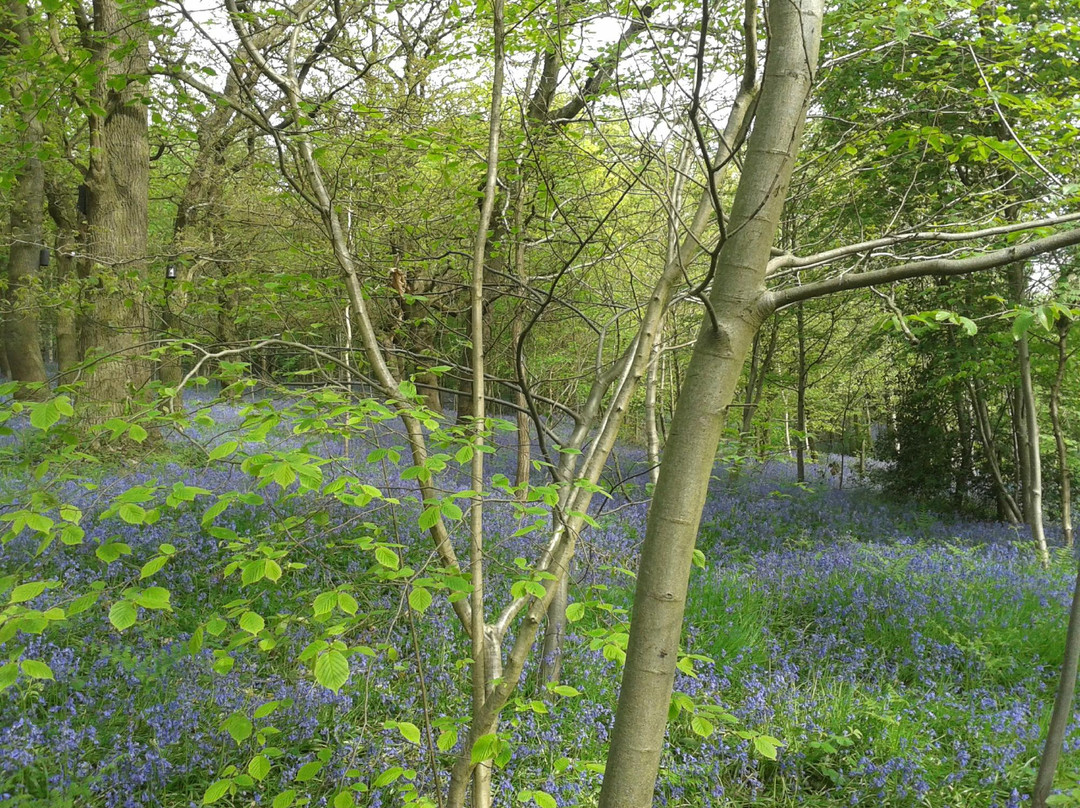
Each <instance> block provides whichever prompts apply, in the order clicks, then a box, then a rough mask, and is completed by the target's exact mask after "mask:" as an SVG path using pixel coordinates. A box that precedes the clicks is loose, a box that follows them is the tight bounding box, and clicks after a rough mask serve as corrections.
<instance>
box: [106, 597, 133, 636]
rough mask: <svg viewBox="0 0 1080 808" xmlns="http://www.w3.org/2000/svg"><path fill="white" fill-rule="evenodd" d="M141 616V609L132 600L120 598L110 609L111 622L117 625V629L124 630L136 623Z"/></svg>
mask: <svg viewBox="0 0 1080 808" xmlns="http://www.w3.org/2000/svg"><path fill="white" fill-rule="evenodd" d="M138 616H139V610H138V609H136V608H135V604H134V603H132V602H131V601H130V600H118V601H116V603H114V604H113V605H112V607H111V608H110V609H109V622H110V623H112V624H113V626H115V627H116V630H117V631H123V630H124V629H126V628H131V627H132V626H133V625H135V620H136V619H137V618H138Z"/></svg>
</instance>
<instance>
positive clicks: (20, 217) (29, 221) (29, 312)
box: [2, 0, 48, 399]
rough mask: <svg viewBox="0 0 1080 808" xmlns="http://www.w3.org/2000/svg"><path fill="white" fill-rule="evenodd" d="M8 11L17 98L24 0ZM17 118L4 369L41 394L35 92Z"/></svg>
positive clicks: (24, 80)
mask: <svg viewBox="0 0 1080 808" xmlns="http://www.w3.org/2000/svg"><path fill="white" fill-rule="evenodd" d="M7 12H8V15H9V23H8V25H9V26H10V33H11V34H13V35H14V38H15V39H16V41H17V42H18V50H17V51H16V53H15V56H14V58H15V59H16V60H17V61H18V62H19V64H20V69H19V70H18V72H17V75H16V77H15V79H14V81H13V82H12V84H13V86H12V87H10V88H9V90H10V91H11V95H12V97H14V98H17V99H18V98H20V97H21V96H22V95H23V94H24V93H27V92H31V81H30V79H31V76H30V65H29V62H28V61H27V60H28V59H29V58H30V46H31V38H30V21H29V19H28V14H27V6H26V3H24V2H20V0H9V2H8V3H7ZM20 118H21V120H20V127H19V128H20V131H19V136H18V140H17V146H18V150H19V158H18V159H20V160H21V162H22V165H21V167H20V168H19V170H18V172H17V173H16V177H15V188H14V190H13V193H12V199H11V246H10V248H9V249H8V267H7V279H8V286H7V301H6V304H7V305H6V308H7V311H6V312H4V317H3V323H2V324H3V330H4V334H3V343H4V347H5V352H6V355H7V365H8V374H9V375H10V377H11V379H12V380H13V381H16V382H20V385H19V386H18V387H17V388H16V389H15V397H16V398H23V399H41V398H45V397H46V396H48V388H47V386H46V384H47V382H48V375H47V374H46V373H45V362H44V360H43V359H42V356H41V338H40V334H39V329H38V317H37V302H36V300H35V299H34V279H35V278H36V277H37V274H38V262H39V257H40V255H41V250H42V248H43V247H44V246H45V234H44V222H43V220H44V211H45V170H44V168H43V167H42V164H41V158H40V157H39V156H38V155H39V153H40V152H41V149H42V146H43V144H44V142H45V127H44V126H43V124H42V122H41V119H40V118H39V116H38V113H37V101H36V97H35V100H34V102H33V103H31V104H30V105H29V106H25V105H23V106H22V108H21V109H20ZM26 385H31V386H30V387H27V386H26Z"/></svg>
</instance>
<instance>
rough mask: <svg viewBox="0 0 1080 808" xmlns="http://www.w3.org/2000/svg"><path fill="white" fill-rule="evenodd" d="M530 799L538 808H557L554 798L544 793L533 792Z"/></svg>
mask: <svg viewBox="0 0 1080 808" xmlns="http://www.w3.org/2000/svg"><path fill="white" fill-rule="evenodd" d="M532 797H533V799H534V800H535V801H536V804H537V805H539V806H540V808H558V803H556V802H555V798H554V797H553V796H551V795H550V794H548V793H547V792H546V791H534V792H533V795H532Z"/></svg>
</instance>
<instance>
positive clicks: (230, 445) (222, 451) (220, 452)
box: [208, 440, 240, 460]
mask: <svg viewBox="0 0 1080 808" xmlns="http://www.w3.org/2000/svg"><path fill="white" fill-rule="evenodd" d="M239 448H240V441H236V440H230V441H226V442H225V443H222V444H219V445H218V446H215V447H214V448H213V449H211V450H210V454H209V455H208V457H209V459H210V460H222V459H223V458H226V457H228V456H229V455H231V454H233V453H234V452H235V451H236V450H237V449H239Z"/></svg>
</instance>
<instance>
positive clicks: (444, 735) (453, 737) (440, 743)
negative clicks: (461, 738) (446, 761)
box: [435, 729, 458, 752]
mask: <svg viewBox="0 0 1080 808" xmlns="http://www.w3.org/2000/svg"><path fill="white" fill-rule="evenodd" d="M457 738H458V733H457V730H456V729H444V730H443V731H442V732H440V733H439V738H438V740H437V741H435V745H436V746H437V747H439V749H440V750H442V751H443V752H449V751H450V750H451V749H453V748H454V744H456V743H457Z"/></svg>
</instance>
